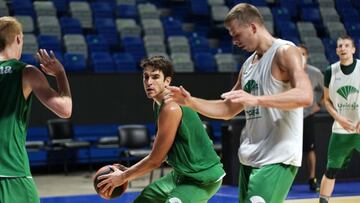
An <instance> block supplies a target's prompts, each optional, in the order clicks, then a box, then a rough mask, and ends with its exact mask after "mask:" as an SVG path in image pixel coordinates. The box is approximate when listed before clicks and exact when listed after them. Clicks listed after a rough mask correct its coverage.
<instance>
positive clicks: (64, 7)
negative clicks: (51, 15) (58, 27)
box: [52, 0, 69, 15]
mask: <svg viewBox="0 0 360 203" xmlns="http://www.w3.org/2000/svg"><path fill="white" fill-rule="evenodd" d="M52 2H53V3H54V6H55V8H56V11H57V13H60V14H64V15H65V14H66V13H67V12H68V10H69V2H68V0H52Z"/></svg>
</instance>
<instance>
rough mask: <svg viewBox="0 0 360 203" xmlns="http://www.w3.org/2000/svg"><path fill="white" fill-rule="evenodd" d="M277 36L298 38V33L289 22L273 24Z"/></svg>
mask: <svg viewBox="0 0 360 203" xmlns="http://www.w3.org/2000/svg"><path fill="white" fill-rule="evenodd" d="M275 29H276V32H277V34H278V35H279V36H280V37H283V38H289V37H296V38H299V31H298V29H297V26H296V25H295V23H293V22H291V21H283V22H280V23H279V22H277V23H275Z"/></svg>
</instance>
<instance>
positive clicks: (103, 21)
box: [95, 18, 119, 45]
mask: <svg viewBox="0 0 360 203" xmlns="http://www.w3.org/2000/svg"><path fill="white" fill-rule="evenodd" d="M95 28H96V31H97V33H98V34H99V35H102V36H104V38H105V39H106V40H107V42H108V44H109V45H117V44H118V43H119V34H118V33H117V30H116V24H115V20H114V19H113V18H95Z"/></svg>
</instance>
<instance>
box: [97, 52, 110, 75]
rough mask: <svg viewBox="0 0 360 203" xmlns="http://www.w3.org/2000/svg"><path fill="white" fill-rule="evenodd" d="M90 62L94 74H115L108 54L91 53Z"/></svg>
mask: <svg viewBox="0 0 360 203" xmlns="http://www.w3.org/2000/svg"><path fill="white" fill-rule="evenodd" d="M91 60H92V65H93V68H94V71H95V72H96V73H109V72H115V65H114V62H113V59H112V57H111V55H110V53H109V52H94V53H91Z"/></svg>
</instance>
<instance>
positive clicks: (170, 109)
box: [161, 102, 181, 113]
mask: <svg viewBox="0 0 360 203" xmlns="http://www.w3.org/2000/svg"><path fill="white" fill-rule="evenodd" d="M180 111H181V108H180V106H179V105H178V104H177V103H175V102H167V103H163V104H162V106H161V112H164V113H177V112H180Z"/></svg>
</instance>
